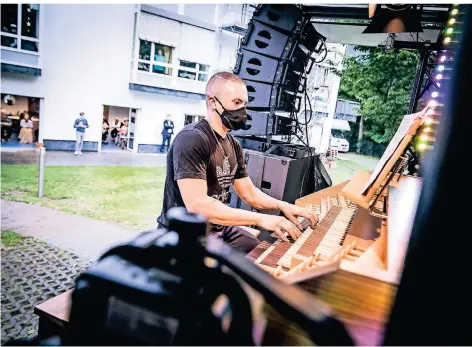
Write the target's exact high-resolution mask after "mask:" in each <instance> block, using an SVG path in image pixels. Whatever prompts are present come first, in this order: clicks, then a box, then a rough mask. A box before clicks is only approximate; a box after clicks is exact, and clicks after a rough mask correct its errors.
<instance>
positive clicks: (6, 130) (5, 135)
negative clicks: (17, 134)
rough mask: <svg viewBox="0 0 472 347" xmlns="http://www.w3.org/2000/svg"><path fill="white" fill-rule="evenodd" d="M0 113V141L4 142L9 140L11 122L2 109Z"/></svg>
mask: <svg viewBox="0 0 472 347" xmlns="http://www.w3.org/2000/svg"><path fill="white" fill-rule="evenodd" d="M1 113H2V122H1V129H2V142H5V141H8V142H10V137H11V129H12V122H11V120H10V119H9V118H8V117H7V113H6V112H5V111H4V110H2V111H1Z"/></svg>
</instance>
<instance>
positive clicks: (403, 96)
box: [338, 46, 418, 149]
mask: <svg viewBox="0 0 472 347" xmlns="http://www.w3.org/2000/svg"><path fill="white" fill-rule="evenodd" d="M355 50H356V51H358V52H360V53H361V55H358V56H346V57H345V58H344V62H343V70H342V71H341V72H339V71H338V73H340V74H341V85H340V88H339V94H338V97H339V98H343V99H348V100H352V101H358V102H360V104H361V106H360V110H359V115H360V117H361V126H360V129H359V132H360V134H363V136H364V137H365V138H368V139H370V140H372V141H373V142H375V143H380V144H383V143H388V142H389V141H390V140H391V138H392V137H393V135H394V134H395V132H396V130H397V128H398V126H399V124H400V122H401V119H402V118H403V116H404V115H405V114H407V113H408V106H409V100H410V95H411V92H412V87H413V81H414V77H415V72H416V68H417V62H418V53H417V52H416V51H407V50H395V51H385V50H383V49H381V48H373V47H362V46H356V47H355ZM362 128H363V129H362ZM360 140H362V138H361V139H360ZM358 149H359V146H358Z"/></svg>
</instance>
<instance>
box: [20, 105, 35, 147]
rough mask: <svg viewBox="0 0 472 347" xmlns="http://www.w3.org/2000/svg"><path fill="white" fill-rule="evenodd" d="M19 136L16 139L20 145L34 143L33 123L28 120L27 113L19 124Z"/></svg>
mask: <svg viewBox="0 0 472 347" xmlns="http://www.w3.org/2000/svg"><path fill="white" fill-rule="evenodd" d="M20 127H21V130H20V134H19V135H18V139H19V140H20V143H33V142H34V133H33V122H32V121H31V119H30V116H29V114H28V113H26V112H25V116H24V118H23V120H22V121H21V122H20Z"/></svg>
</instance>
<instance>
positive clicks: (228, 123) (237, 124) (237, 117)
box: [214, 96, 247, 130]
mask: <svg viewBox="0 0 472 347" xmlns="http://www.w3.org/2000/svg"><path fill="white" fill-rule="evenodd" d="M214 98H215V100H216V101H218V103H219V104H220V105H221V107H222V108H223V113H221V114H220V113H219V112H218V110H216V109H215V111H216V113H218V114H219V116H220V117H221V121H222V122H223V125H224V126H225V127H227V128H228V129H230V130H239V129H243V128H244V125H245V124H246V121H247V111H246V107H245V106H243V107H241V108H238V109H237V110H232V111H229V110H227V109H225V108H224V106H223V105H222V104H221V102H220V100H218V98H217V97H216V96H215V97H214Z"/></svg>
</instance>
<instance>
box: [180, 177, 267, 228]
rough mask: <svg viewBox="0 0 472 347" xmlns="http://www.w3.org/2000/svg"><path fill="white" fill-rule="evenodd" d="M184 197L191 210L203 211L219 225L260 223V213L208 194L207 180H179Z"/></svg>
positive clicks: (195, 211) (194, 211)
mask: <svg viewBox="0 0 472 347" xmlns="http://www.w3.org/2000/svg"><path fill="white" fill-rule="evenodd" d="M177 184H178V186H179V190H180V193H181V194H182V199H183V200H184V203H185V206H186V208H187V210H188V211H189V212H193V213H201V214H203V215H204V216H205V217H206V218H207V219H208V220H209V221H210V222H212V223H215V224H219V225H258V224H259V218H260V214H259V213H255V212H251V211H245V210H237V209H234V208H231V207H228V206H226V205H225V204H223V203H222V202H220V201H218V200H216V199H213V198H211V197H209V196H208V195H207V182H206V181H205V180H201V179H193V178H186V179H181V180H178V181H177Z"/></svg>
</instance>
